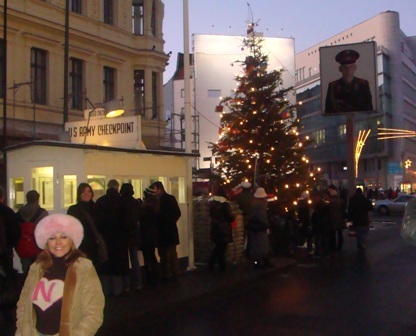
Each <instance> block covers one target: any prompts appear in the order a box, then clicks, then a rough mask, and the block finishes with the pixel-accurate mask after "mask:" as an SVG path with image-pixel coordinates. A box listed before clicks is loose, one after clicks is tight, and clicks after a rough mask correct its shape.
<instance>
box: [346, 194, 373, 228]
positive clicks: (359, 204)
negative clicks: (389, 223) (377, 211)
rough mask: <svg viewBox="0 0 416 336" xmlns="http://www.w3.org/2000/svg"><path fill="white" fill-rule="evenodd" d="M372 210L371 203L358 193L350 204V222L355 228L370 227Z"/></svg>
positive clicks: (351, 199)
mask: <svg viewBox="0 0 416 336" xmlns="http://www.w3.org/2000/svg"><path fill="white" fill-rule="evenodd" d="M372 209H373V205H372V204H371V201H370V200H369V199H368V198H367V197H365V196H364V195H363V194H360V193H356V194H355V195H353V196H352V197H351V198H350V200H349V202H348V220H349V221H351V222H352V224H353V225H354V226H368V225H370V219H369V217H368V212H369V211H371V210H372Z"/></svg>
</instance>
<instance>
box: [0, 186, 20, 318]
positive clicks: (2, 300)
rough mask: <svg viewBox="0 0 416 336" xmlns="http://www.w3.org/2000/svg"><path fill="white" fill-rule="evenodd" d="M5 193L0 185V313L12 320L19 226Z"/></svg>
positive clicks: (14, 309)
mask: <svg viewBox="0 0 416 336" xmlns="http://www.w3.org/2000/svg"><path fill="white" fill-rule="evenodd" d="M5 195H6V194H5V192H4V189H3V187H1V186H0V313H1V314H2V315H3V317H4V319H5V320H7V321H8V322H14V320H15V315H16V314H15V311H16V303H17V300H18V299H19V292H20V287H19V285H18V277H17V271H16V270H15V269H13V248H15V247H16V245H17V242H18V241H19V239H20V227H19V222H18V217H17V215H16V214H15V212H14V211H13V210H12V209H10V208H9V207H8V206H7V205H6V204H5ZM0 319H1V318H0Z"/></svg>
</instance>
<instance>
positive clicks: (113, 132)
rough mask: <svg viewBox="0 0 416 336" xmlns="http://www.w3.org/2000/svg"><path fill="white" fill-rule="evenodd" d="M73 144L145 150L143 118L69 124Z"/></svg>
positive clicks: (67, 126) (135, 117)
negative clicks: (142, 129)
mask: <svg viewBox="0 0 416 336" xmlns="http://www.w3.org/2000/svg"><path fill="white" fill-rule="evenodd" d="M65 131H66V132H68V134H69V136H70V137H71V143H76V144H91V145H102V146H110V147H122V148H136V149H145V146H144V144H143V142H142V132H141V116H133V117H119V118H109V119H105V118H104V119H90V120H89V122H88V121H87V120H83V121H74V122H67V123H66V124H65Z"/></svg>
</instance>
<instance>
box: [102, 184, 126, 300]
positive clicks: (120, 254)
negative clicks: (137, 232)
mask: <svg viewBox="0 0 416 336" xmlns="http://www.w3.org/2000/svg"><path fill="white" fill-rule="evenodd" d="M107 187H108V188H107V191H106V194H105V195H104V196H101V197H100V198H99V199H98V200H97V202H96V204H97V209H98V211H99V213H100V217H101V221H100V224H101V225H100V226H99V227H97V229H98V231H99V232H100V234H101V235H102V237H103V239H104V241H105V244H106V246H107V251H108V261H107V262H105V263H104V264H103V265H102V267H101V270H100V273H101V281H102V285H103V291H104V294H105V295H106V296H109V295H114V296H116V295H119V294H121V293H122V292H123V290H124V277H125V276H128V275H129V254H128V242H129V232H128V231H127V230H126V229H125V227H124V223H123V215H122V212H121V198H120V194H119V192H118V190H119V187H120V185H119V183H118V181H117V180H110V181H108V183H107Z"/></svg>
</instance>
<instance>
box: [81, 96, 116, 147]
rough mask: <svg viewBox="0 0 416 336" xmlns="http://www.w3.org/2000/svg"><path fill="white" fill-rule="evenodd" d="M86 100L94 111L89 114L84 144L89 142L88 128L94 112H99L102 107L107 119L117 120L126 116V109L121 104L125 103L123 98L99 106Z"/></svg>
mask: <svg viewBox="0 0 416 336" xmlns="http://www.w3.org/2000/svg"><path fill="white" fill-rule="evenodd" d="M85 100H86V101H87V103H88V104H90V105H91V107H92V110H91V111H89V112H88V119H87V127H86V132H85V135H84V144H85V142H86V140H87V134H88V127H89V126H90V120H91V115H92V114H93V112H94V111H96V110H97V108H99V107H101V108H103V109H104V115H105V117H106V118H116V117H119V116H121V115H123V114H124V109H123V106H122V104H121V102H122V101H123V97H122V98H121V99H114V100H110V101H108V102H106V103H99V104H93V103H92V102H91V100H90V99H89V98H88V97H86V98H85Z"/></svg>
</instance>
